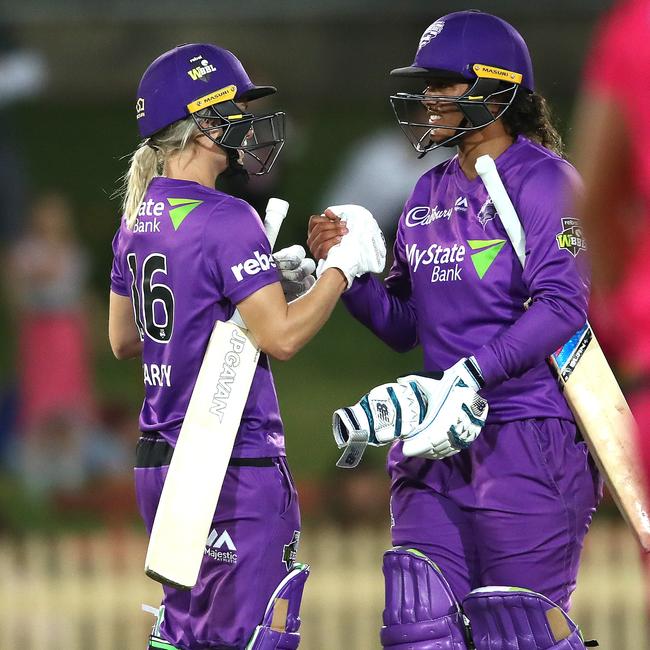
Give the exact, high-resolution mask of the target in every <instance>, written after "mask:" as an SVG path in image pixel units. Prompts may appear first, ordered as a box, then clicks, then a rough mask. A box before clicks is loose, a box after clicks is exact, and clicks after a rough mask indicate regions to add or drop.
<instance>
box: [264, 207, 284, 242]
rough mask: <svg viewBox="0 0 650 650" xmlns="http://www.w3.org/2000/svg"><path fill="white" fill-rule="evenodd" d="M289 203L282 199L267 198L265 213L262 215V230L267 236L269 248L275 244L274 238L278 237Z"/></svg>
mask: <svg viewBox="0 0 650 650" xmlns="http://www.w3.org/2000/svg"><path fill="white" fill-rule="evenodd" d="M288 210H289V203H288V202H287V201H284V200H282V199H269V202H268V203H267V204H266V214H265V216H264V230H266V236H267V237H268V238H269V243H270V244H271V250H273V247H274V246H275V240H276V239H277V238H278V233H279V232H280V227H281V226H282V222H283V221H284V219H285V217H286V216H287V212H288Z"/></svg>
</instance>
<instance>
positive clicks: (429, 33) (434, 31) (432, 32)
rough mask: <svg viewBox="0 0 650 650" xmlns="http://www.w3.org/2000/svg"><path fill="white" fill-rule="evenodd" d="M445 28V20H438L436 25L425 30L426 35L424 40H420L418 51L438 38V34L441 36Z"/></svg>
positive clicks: (423, 37) (423, 35) (423, 36)
mask: <svg viewBox="0 0 650 650" xmlns="http://www.w3.org/2000/svg"><path fill="white" fill-rule="evenodd" d="M444 26H445V21H444V20H436V22H435V23H433V24H431V25H429V27H427V28H426V29H425V30H424V34H422V38H421V39H420V45H418V50H420V49H422V48H423V47H424V46H425V45H426V44H427V43H429V42H430V41H432V40H433V39H434V38H435V37H436V36H438V34H440V32H441V31H442V29H443V27H444Z"/></svg>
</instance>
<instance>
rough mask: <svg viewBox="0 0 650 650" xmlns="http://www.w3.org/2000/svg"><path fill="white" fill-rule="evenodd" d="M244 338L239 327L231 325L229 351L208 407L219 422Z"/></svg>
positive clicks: (233, 378) (238, 362)
mask: <svg viewBox="0 0 650 650" xmlns="http://www.w3.org/2000/svg"><path fill="white" fill-rule="evenodd" d="M246 340H247V339H246V337H245V336H244V335H243V334H242V333H241V331H240V330H239V328H237V327H233V329H232V334H231V336H230V351H229V352H227V353H226V355H225V357H224V360H223V366H221V373H220V375H219V379H218V380H217V385H216V386H215V387H214V394H213V395H212V406H211V407H210V413H211V414H212V415H216V416H217V419H218V420H219V422H223V416H224V411H225V410H226V406H227V405H228V399H229V398H230V393H231V391H232V384H233V382H234V381H235V379H236V378H237V367H238V366H239V364H240V363H241V353H242V352H243V351H244V346H245V345H246Z"/></svg>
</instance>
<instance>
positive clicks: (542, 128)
mask: <svg viewBox="0 0 650 650" xmlns="http://www.w3.org/2000/svg"><path fill="white" fill-rule="evenodd" d="M501 119H502V120H503V124H504V126H505V127H506V130H507V131H508V133H509V134H510V135H512V136H515V137H516V136H518V135H524V136H526V137H527V138H530V139H531V140H533V141H534V142H537V143H539V144H541V145H542V146H543V147H546V148H547V149H550V150H551V151H553V152H555V153H556V154H558V155H559V156H564V142H562V136H561V135H560V134H559V132H558V130H557V128H556V127H555V126H554V124H553V114H552V111H551V107H550V106H549V104H548V102H547V101H546V99H544V97H542V96H541V95H538V94H537V93H529V92H525V91H523V92H522V90H521V89H520V90H519V92H518V93H517V94H516V96H515V99H514V101H513V102H512V105H511V106H510V108H509V109H508V110H507V111H506V112H505V113H504V114H503V117H502V118H501Z"/></svg>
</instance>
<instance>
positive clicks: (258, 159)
mask: <svg viewBox="0 0 650 650" xmlns="http://www.w3.org/2000/svg"><path fill="white" fill-rule="evenodd" d="M192 117H193V118H194V121H195V122H196V125H197V127H198V129H199V131H201V133H202V134H203V135H205V136H206V137H208V138H210V140H212V142H214V143H215V144H217V145H219V146H220V147H222V148H223V149H225V150H226V153H227V154H228V158H229V161H230V164H231V166H232V165H233V163H234V162H235V161H238V159H239V157H238V156H237V153H236V152H241V153H243V154H244V165H241V163H238V162H236V163H235V164H239V165H240V166H242V167H243V168H244V170H245V172H246V173H248V174H252V175H253V176H262V175H263V174H266V173H268V172H269V171H271V168H272V167H273V164H274V163H275V161H276V159H277V157H278V154H279V153H280V150H281V149H282V147H283V145H284V140H285V114H284V113H283V112H276V113H268V114H264V115H253V114H252V113H242V111H241V109H240V108H239V107H238V106H237V104H236V103H235V102H234V101H225V102H220V103H218V104H214V105H212V106H209V107H207V108H204V109H202V110H200V111H198V112H196V113H192Z"/></svg>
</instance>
